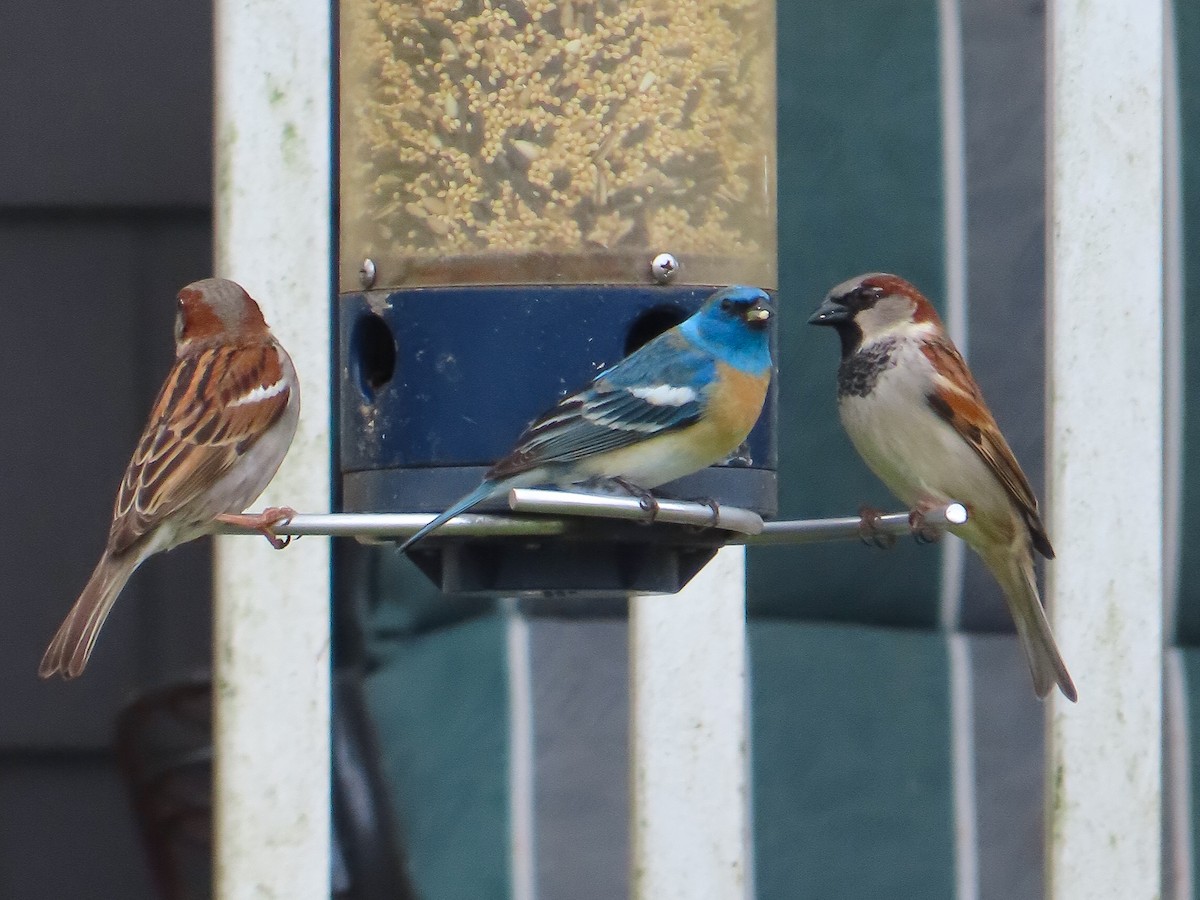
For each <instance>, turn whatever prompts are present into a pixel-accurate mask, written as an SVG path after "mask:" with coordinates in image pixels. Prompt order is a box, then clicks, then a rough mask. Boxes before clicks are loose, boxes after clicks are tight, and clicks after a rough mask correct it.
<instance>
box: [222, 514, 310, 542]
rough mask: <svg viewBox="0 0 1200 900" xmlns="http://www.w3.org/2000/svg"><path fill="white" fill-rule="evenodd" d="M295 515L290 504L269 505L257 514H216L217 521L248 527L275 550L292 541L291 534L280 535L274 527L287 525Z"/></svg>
mask: <svg viewBox="0 0 1200 900" xmlns="http://www.w3.org/2000/svg"><path fill="white" fill-rule="evenodd" d="M295 517H296V511H295V510H294V509H292V508H291V507H290V506H269V507H267V508H266V509H264V510H263V511H262V512H260V513H258V514H257V515H253V514H249V513H240V514H239V513H225V514H223V515H220V516H217V521H218V522H220V523H221V524H223V525H233V526H235V527H237V528H250V529H253V530H254V531H257V532H258V533H259V534H261V535H262V536H263V537H265V538H266V539H267V540H268V541H269V542H270V544H271V546H272V547H274V548H275V549H276V550H282V549H283V548H284V547H286V546H287V545H288V544H290V543H291V542H292V538H291V535H288V536H287V537H280V536H279V535H277V534H276V533H275V529H276V528H278V527H279V526H280V525H287V524H288V523H289V522H291V521H292V519H294V518H295Z"/></svg>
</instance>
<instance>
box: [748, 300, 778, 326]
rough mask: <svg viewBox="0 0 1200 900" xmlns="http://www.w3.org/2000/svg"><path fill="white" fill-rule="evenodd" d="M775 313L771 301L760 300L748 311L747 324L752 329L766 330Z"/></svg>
mask: <svg viewBox="0 0 1200 900" xmlns="http://www.w3.org/2000/svg"><path fill="white" fill-rule="evenodd" d="M773 315H775V311H774V310H773V309H771V306H770V301H768V300H759V301H757V302H756V303H755V304H754V305H753V306H751V307H750V308H749V309H747V310H746V324H747V325H749V326H750V327H751V328H766V327H767V323H768V322H770V321H771V316H773Z"/></svg>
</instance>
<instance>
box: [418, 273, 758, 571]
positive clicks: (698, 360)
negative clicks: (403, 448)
mask: <svg viewBox="0 0 1200 900" xmlns="http://www.w3.org/2000/svg"><path fill="white" fill-rule="evenodd" d="M774 312H775V311H774V307H773V305H772V303H771V298H770V297H768V296H767V294H766V293H765V292H764V291H761V290H759V289H758V288H752V287H743V286H740V285H735V286H733V287H727V288H723V289H721V290H719V291H717V292H716V293H715V294H713V295H712V296H711V297H709V298H708V300H706V301H705V303H704V306H702V307H701V308H700V309H699V310H698V311H697V312H696V313H695V314H694V315H692V316H691V317H690V318H689V319H687V320H686V321H684V322H681V323H680V324H679V325H676V326H675V327H674V328H672V329H670V330H669V331H666V332H664V333H663V334H661V335H659V336H658V337H656V338H654V340H652V341H650V342H649V343H647V344H645V345H644V346H642V347H640V348H639V349H638V350H636V351H634V352H633V353H631V354H630V355H629V356H627V357H626V358H625V359H623V360H621V361H620V362H619V363H617V364H616V365H615V366H613V367H612V368H611V369H606V370H605V371H603V372H601V373H600V374H599V375H597V376H596V378H595V379H594V380H593V381H592V383H591V384H589V385H588V386H587V387H586V388H584V389H583V390H582V391H580V392H579V393H577V394H572V395H570V396H569V397H565V398H563V399H562V400H561V401H559V403H558V405H557V406H555V407H554V408H553V409H551V410H550V411H549V412H547V413H546V414H545V415H543V416H541V417H540V418H539V419H537V420H536V421H535V422H534V423H533V424H532V425H530V426H529V428H527V429H526V430H525V433H524V434H522V435H521V437H520V439H519V440H518V441H517V446H516V448H515V449H514V450H513V451H512V452H511V453H510V454H509V455H508V456H506V457H504V458H503V459H502V460H500V461H499V462H498V463H496V464H495V465H494V466H492V468H491V469H490V470H489V471H488V473H487V474H486V475H485V476H484V479H483V483H482V484H480V485H479V487H477V488H476V489H475V490H473V491H472V492H471V493H469V494H467V495H466V496H465V497H463V498H462V499H461V500H459V501H458V502H457V503H455V504H454V505H453V506H451V507H450V508H449V509H447V510H446V511H445V512H444V513H442V514H441V515H439V516H438V517H437V518H435V519H434V520H433V521H431V522H430V523H429V524H427V525H425V526H424V527H422V528H421V529H420V530H419V531H417V533H416V534H414V535H413V536H412V537H410V538H409V539H408V540H407V541H405V542H404V543H403V544H401V545H400V549H401V550H407V549H408V548H409V547H411V546H412V545H413V544H415V543H416V542H417V541H419V540H420V539H421V538H423V537H425V535H427V534H429V532H431V531H433V530H434V529H435V528H437V527H438V526H440V525H442V524H443V523H445V522H446V521H448V520H450V519H452V518H454V517H455V516H457V515H459V514H460V513H463V512H466V511H467V510H469V509H470V508H471V507H473V506H475V505H476V504H478V503H482V502H483V501H484V500H487V499H489V498H491V497H496V496H499V495H501V494H504V493H505V492H507V491H508V490H510V489H511V488H514V487H528V486H530V485H535V484H554V485H558V486H560V487H566V486H569V485H576V484H581V483H583V482H587V481H593V480H597V479H621V480H623V481H624V482H625V483H627V484H631V485H636V486H637V487H638V488H641V489H645V490H649V489H650V488H654V487H657V486H659V485H661V484H665V483H666V482H668V481H674V480H675V479H676V478H682V477H683V476H684V475H689V474H691V473H692V472H696V471H699V470H700V469H703V468H705V467H706V466H710V465H712V464H713V463H717V462H720V461H721V460H722V459H724V458H725V457H726V456H728V455H729V454H730V453H732V452H733V451H734V450H736V449H737V447H738V446H739V445H740V444H741V443H742V441H744V440H745V439H746V436H747V435H748V434H749V433H750V429H751V428H753V427H754V423H755V422H756V421H758V417H759V414H760V413H761V412H762V406H763V401H764V400H765V399H766V396H767V386H768V385H769V384H770V381H771V349H770V328H769V325H770V321H771V317H772V316H773V315H774Z"/></svg>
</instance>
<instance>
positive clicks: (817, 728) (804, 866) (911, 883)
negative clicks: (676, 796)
mask: <svg viewBox="0 0 1200 900" xmlns="http://www.w3.org/2000/svg"><path fill="white" fill-rule="evenodd" d="M749 636H750V651H751V655H752V659H753V672H754V682H753V689H752V693H751V697H752V701H753V713H752V716H753V727H754V742H753V747H754V754H755V767H754V818H755V830H754V834H755V842H756V859H755V880H756V882H757V893H758V897H759V898H760V900H794V898H797V897H812V898H818V897H819V898H860V897H861V898H867V897H880V898H882V897H921V898H938V897H953V896H954V818H953V799H952V791H951V784H950V777H949V773H950V771H951V761H950V713H949V708H950V707H949V680H948V678H947V673H946V654H945V640H944V639H943V638H942V637H941V636H940V635H938V634H931V633H928V632H917V631H907V632H906V631H903V630H900V629H889V630H882V629H873V628H863V627H860V626H838V625H809V624H804V623H801V622H781V621H756V622H752V623H751V625H750V633H749Z"/></svg>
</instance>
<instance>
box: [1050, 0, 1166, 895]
mask: <svg viewBox="0 0 1200 900" xmlns="http://www.w3.org/2000/svg"><path fill="white" fill-rule="evenodd" d="M1047 38H1048V39H1047V44H1048V48H1049V58H1048V67H1047V72H1048V92H1049V93H1048V101H1049V102H1048V107H1049V117H1048V129H1049V148H1048V163H1049V172H1048V181H1049V183H1048V189H1049V199H1050V203H1049V209H1048V220H1047V235H1048V241H1049V246H1048V253H1047V264H1048V279H1047V281H1048V287H1049V295H1048V299H1049V303H1048V309H1049V312H1048V323H1049V333H1048V341H1047V347H1048V355H1049V360H1048V369H1047V371H1048V385H1047V391H1048V396H1047V399H1048V404H1047V413H1048V426H1049V427H1048V429H1047V430H1048V437H1049V447H1048V455H1049V465H1048V490H1047V494H1048V501H1049V502H1048V517H1049V523H1048V524H1049V532H1050V534H1051V535H1052V536H1053V540H1054V546H1055V549H1056V551H1057V553H1058V557H1057V559H1056V560H1055V561H1054V562H1053V563H1051V564H1050V566H1049V577H1048V591H1047V593H1048V597H1049V602H1050V607H1051V613H1052V617H1053V622H1054V630H1055V633H1056V634H1057V636H1058V639H1059V644H1060V646H1061V648H1062V651H1063V656H1064V657H1065V659H1066V661H1067V665H1068V666H1070V668H1071V672H1072V674H1073V675H1074V677H1075V683H1076V684H1077V685H1078V686H1079V703H1078V704H1071V703H1070V702H1068V701H1066V700H1064V699H1063V698H1062V697H1061V696H1059V695H1058V693H1057V692H1055V693H1054V694H1053V695H1052V699H1051V700H1050V701H1049V709H1048V719H1049V737H1048V750H1049V773H1048V777H1047V779H1046V791H1047V801H1048V805H1049V827H1048V828H1047V830H1046V833H1047V836H1048V839H1049V847H1048V853H1047V861H1048V869H1049V872H1048V886H1047V893H1046V896H1047V898H1048V900H1067V898H1071V900H1075V898H1108V897H1112V898H1120V900H1150V898H1155V897H1158V896H1160V891H1161V889H1162V879H1161V872H1160V870H1161V862H1162V856H1161V821H1162V818H1161V810H1162V795H1161V774H1162V763H1161V760H1162V671H1163V652H1162V642H1163V603H1162V600H1163V555H1162V547H1163V543H1162V541H1163V404H1162V396H1163V335H1162V329H1163V268H1162V264H1163V193H1162V185H1163V144H1162V136H1163V10H1162V7H1161V4H1158V3H1153V2H1151V3H1146V2H1144V0H1108V2H1105V3H1084V2H1079V0H1058V2H1052V3H1051V4H1050V5H1049V21H1048V24H1047Z"/></svg>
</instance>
